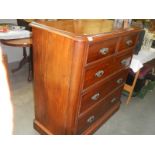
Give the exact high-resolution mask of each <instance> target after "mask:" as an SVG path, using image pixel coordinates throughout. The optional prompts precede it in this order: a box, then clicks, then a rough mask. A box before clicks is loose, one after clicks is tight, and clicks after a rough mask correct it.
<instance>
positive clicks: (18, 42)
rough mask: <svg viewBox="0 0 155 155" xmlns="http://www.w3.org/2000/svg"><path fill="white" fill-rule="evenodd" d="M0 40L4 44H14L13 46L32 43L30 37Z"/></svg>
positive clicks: (25, 45) (23, 45)
mask: <svg viewBox="0 0 155 155" xmlns="http://www.w3.org/2000/svg"><path fill="white" fill-rule="evenodd" d="M1 42H2V43H3V44H4V45H8V46H15V47H30V46H31V45H32V39H31V38H24V39H12V40H1Z"/></svg>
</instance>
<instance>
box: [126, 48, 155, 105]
mask: <svg viewBox="0 0 155 155" xmlns="http://www.w3.org/2000/svg"><path fill="white" fill-rule="evenodd" d="M145 64H150V65H152V66H154V67H155V49H153V48H151V49H150V50H141V51H140V52H139V53H138V55H133V58H132V60H131V64H130V68H131V69H132V71H133V72H135V77H134V81H133V83H132V85H128V84H125V85H124V90H125V91H127V92H128V93H129V96H128V99H127V102H126V103H127V104H128V103H129V102H130V99H131V96H132V93H133V90H134V87H135V84H136V82H137V79H138V76H139V73H140V70H141V68H142V67H143V66H144V65H145Z"/></svg>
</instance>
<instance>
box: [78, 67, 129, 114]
mask: <svg viewBox="0 0 155 155" xmlns="http://www.w3.org/2000/svg"><path fill="white" fill-rule="evenodd" d="M127 74H128V69H127V70H121V71H119V72H117V73H115V74H114V75H112V76H111V77H109V78H107V79H106V80H103V82H101V83H99V84H96V85H95V86H94V87H92V88H91V89H87V90H86V91H85V92H83V95H82V100H81V108H80V113H82V112H83V111H85V110H87V109H88V108H89V107H91V105H94V104H96V103H97V102H99V101H101V100H102V99H103V98H104V97H105V96H107V95H108V94H109V92H111V91H112V90H114V89H117V88H118V87H120V86H121V85H122V84H124V83H125V81H126V76H127Z"/></svg>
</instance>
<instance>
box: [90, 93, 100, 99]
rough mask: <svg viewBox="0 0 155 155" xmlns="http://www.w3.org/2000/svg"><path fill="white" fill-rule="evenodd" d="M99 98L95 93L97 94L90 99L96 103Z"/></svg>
mask: <svg viewBox="0 0 155 155" xmlns="http://www.w3.org/2000/svg"><path fill="white" fill-rule="evenodd" d="M99 97H100V94H99V93H97V94H95V95H93V96H92V97H91V99H92V100H93V101H96V100H98V99H99Z"/></svg>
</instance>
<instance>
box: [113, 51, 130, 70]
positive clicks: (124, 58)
mask: <svg viewBox="0 0 155 155" xmlns="http://www.w3.org/2000/svg"><path fill="white" fill-rule="evenodd" d="M132 52H133V50H129V51H128V52H127V53H123V54H118V55H117V56H116V57H115V67H116V70H118V69H125V68H128V67H129V66H130V63H131V60H132V55H133V54H132Z"/></svg>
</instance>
